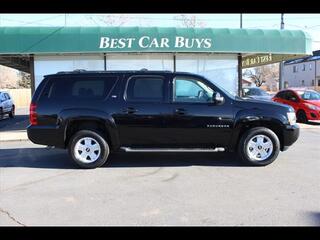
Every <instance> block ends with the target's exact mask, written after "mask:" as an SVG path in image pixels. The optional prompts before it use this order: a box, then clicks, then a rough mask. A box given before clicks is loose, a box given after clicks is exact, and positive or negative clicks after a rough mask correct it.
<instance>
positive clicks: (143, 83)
mask: <svg viewBox="0 0 320 240" xmlns="http://www.w3.org/2000/svg"><path fill="white" fill-rule="evenodd" d="M164 81H165V80H164V79H163V78H162V77H147V76H146V77H144V76H142V77H132V78H130V79H129V82H128V86H127V91H126V99H127V100H128V101H152V102H157V101H163V100H164V91H165V87H164V86H165V85H164Z"/></svg>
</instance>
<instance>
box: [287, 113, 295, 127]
mask: <svg viewBox="0 0 320 240" xmlns="http://www.w3.org/2000/svg"><path fill="white" fill-rule="evenodd" d="M287 117H288V121H289V123H290V125H294V124H296V121H297V118H296V113H295V112H287Z"/></svg>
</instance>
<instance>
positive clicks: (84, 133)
mask: <svg viewBox="0 0 320 240" xmlns="http://www.w3.org/2000/svg"><path fill="white" fill-rule="evenodd" d="M30 123H31V124H30V125H29V126H28V137H29V139H30V140H31V141H32V142H34V143H36V144H42V145H48V146H55V147H58V148H68V149H69V154H70V156H71V157H72V159H73V160H74V161H75V162H76V163H77V164H78V165H80V166H81V167H83V168H96V167H99V166H101V165H103V164H104V163H105V162H106V161H107V158H108V156H109V153H111V152H114V151H118V150H123V151H126V152H151V151H152V152H217V151H225V150H227V151H238V154H239V156H240V157H241V159H242V160H243V161H244V162H245V163H247V164H251V165H256V166H263V165H267V164H269V163H271V162H273V161H274V160H275V159H276V157H277V156H278V154H279V151H280V150H281V151H284V150H285V149H287V147H288V146H290V145H292V144H293V143H294V142H295V141H296V140H297V138H298V136H299V127H298V126H297V125H296V118H295V113H294V110H293V108H292V107H290V106H287V105H283V104H279V103H274V102H265V101H258V100H244V99H242V98H239V97H236V96H233V95H231V94H230V93H228V92H227V91H225V90H224V89H222V88H221V87H218V86H217V85H216V84H214V83H212V82H211V81H210V80H208V79H206V78H204V77H203V76H199V75H196V74H191V73H183V72H174V73H173V72H169V71H101V72H97V71H95V72H93V71H73V72H59V73H57V74H53V75H47V76H45V77H44V80H43V81H42V82H41V83H40V85H39V87H38V88H37V90H36V92H35V94H34V96H33V98H32V103H31V105H30Z"/></svg>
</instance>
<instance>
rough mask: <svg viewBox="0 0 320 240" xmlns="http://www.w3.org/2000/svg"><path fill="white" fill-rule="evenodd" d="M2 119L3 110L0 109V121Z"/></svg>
mask: <svg viewBox="0 0 320 240" xmlns="http://www.w3.org/2000/svg"><path fill="white" fill-rule="evenodd" d="M3 117H4V113H3V109H2V108H0V119H2V118H3Z"/></svg>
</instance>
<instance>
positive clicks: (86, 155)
mask: <svg viewBox="0 0 320 240" xmlns="http://www.w3.org/2000/svg"><path fill="white" fill-rule="evenodd" d="M68 150H69V155H70V156H71V158H72V159H73V160H74V162H75V163H76V164H78V165H79V166H80V167H82V168H97V167H100V166H102V165H103V164H105V162H106V161H107V159H108V156H109V152H110V150H109V145H108V143H107V141H106V140H105V139H104V138H103V137H102V136H101V134H100V133H98V132H95V131H92V130H80V131H78V132H77V133H75V134H74V135H73V136H72V137H71V139H70V142H69V149H68Z"/></svg>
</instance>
